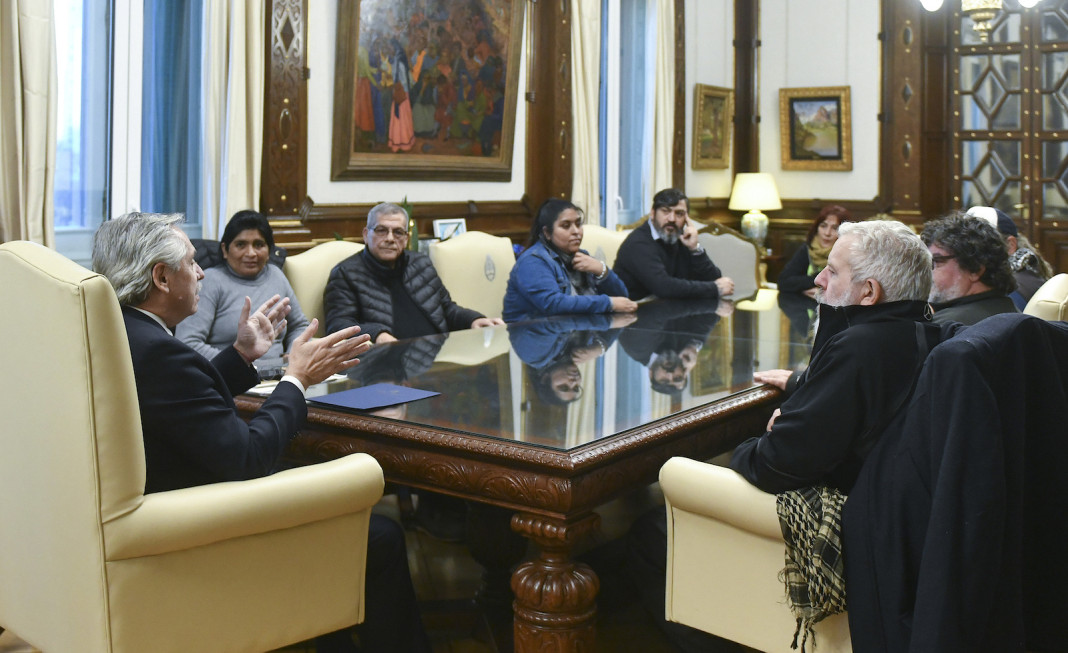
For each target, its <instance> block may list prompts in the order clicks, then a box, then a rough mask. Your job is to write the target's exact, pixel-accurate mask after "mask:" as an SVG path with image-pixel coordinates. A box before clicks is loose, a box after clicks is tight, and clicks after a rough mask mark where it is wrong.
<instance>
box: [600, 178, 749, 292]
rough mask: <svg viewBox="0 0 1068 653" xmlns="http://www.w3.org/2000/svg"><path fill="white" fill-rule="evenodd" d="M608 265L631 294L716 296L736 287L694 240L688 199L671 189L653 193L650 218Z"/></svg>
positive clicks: (694, 233)
mask: <svg viewBox="0 0 1068 653" xmlns="http://www.w3.org/2000/svg"><path fill="white" fill-rule="evenodd" d="M612 270H613V271H614V272H615V273H616V274H617V275H619V278H620V279H622V280H623V283H624V284H626V286H627V293H628V294H629V295H630V298H631V299H634V300H637V299H641V298H643V297H646V296H649V295H655V296H656V297H659V298H661V299H718V298H720V297H722V296H724V295H730V294H731V293H733V292H734V281H732V280H731V279H730V278H729V277H725V276H723V275H722V273H721V272H720V270H719V268H718V267H716V265H715V263H713V262H712V259H710V258H708V254H706V253H705V250H704V248H703V247H701V244H700V243H698V242H697V227H695V226H694V225H693V223H692V222H691V221H690V200H689V199H687V198H686V195H685V193H683V192H682V191H681V190H678V189H675V188H666V189H664V190H662V191H660V192H659V193H657V194H656V195H654V196H653V210H652V212H651V213H650V214H649V219H648V220H646V221H645V224H643V225H641V226H640V227H638V228H637V229H635V230H634V231H632V232H631V233H630V235H628V236H627V239H626V240H624V241H623V244H622V245H620V246H619V253H618V254H617V255H616V264H615V266H613V268H612Z"/></svg>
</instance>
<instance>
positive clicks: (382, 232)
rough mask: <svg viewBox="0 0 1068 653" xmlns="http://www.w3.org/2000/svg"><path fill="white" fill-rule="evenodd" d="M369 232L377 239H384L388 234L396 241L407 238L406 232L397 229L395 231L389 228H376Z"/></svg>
mask: <svg viewBox="0 0 1068 653" xmlns="http://www.w3.org/2000/svg"><path fill="white" fill-rule="evenodd" d="M371 231H372V232H373V233H374V235H376V236H378V237H379V238H385V237H386V236H388V235H389V234H390V233H392V234H393V237H394V238H396V239H397V240H403V239H405V238H407V237H408V231H407V230H405V229H401V228H399V227H398V228H397V229H390V228H389V227H382V226H378V227H375V228H374V229H372V230H371Z"/></svg>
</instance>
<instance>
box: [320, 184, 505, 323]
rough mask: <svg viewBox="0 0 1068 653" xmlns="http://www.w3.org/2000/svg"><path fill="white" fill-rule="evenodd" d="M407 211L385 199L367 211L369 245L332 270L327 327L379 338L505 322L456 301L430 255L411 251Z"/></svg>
mask: <svg viewBox="0 0 1068 653" xmlns="http://www.w3.org/2000/svg"><path fill="white" fill-rule="evenodd" d="M408 238H409V234H408V212H407V211H405V210H404V209H403V208H402V207H400V206H398V205H396V204H390V203H388V202H383V203H382V204H379V205H377V206H375V207H374V208H373V209H371V211H370V213H368V214H367V226H366V227H365V228H364V230H363V240H364V244H365V245H366V247H364V249H363V250H361V251H360V252H359V253H357V254H354V255H352V256H350V257H349V258H347V259H345V260H344V261H342V262H341V263H338V265H337V267H335V268H334V269H333V270H332V271H331V272H330V280H329V281H328V282H327V284H326V292H325V294H324V296H323V303H324V307H325V310H326V330H327V332H328V333H333V332H334V331H338V330H340V329H344V328H347V327H350V326H353V325H359V327H360V329H361V333H366V334H368V335H370V336H371V340H372V341H373V342H375V343H382V342H390V341H393V340H402V339H404V338H414V337H418V336H426V335H431V334H435V333H447V332H449V331H460V330H463V329H477V328H481V327H484V326H492V325H496V324H504V322H503V321H501V319H500V318H499V317H494V318H488V317H486V316H484V315H482V314H481V313H479V312H477V311H473V310H471V309H468V308H464V307H462V306H459V305H457V304H456V302H454V301H452V298H451V297H450V296H449V291H448V290H446V289H445V286H444V284H442V283H441V278H440V277H438V273H437V271H435V270H434V265H433V264H432V263H431V262H430V257H428V256H427V255H426V254H421V253H419V252H414V251H409V250H408V249H407V245H408Z"/></svg>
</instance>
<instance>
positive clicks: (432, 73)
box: [330, 0, 526, 181]
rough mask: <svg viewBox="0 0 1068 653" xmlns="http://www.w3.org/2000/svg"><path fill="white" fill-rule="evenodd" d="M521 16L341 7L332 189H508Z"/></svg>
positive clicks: (515, 6)
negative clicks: (384, 183) (447, 185)
mask: <svg viewBox="0 0 1068 653" xmlns="http://www.w3.org/2000/svg"><path fill="white" fill-rule="evenodd" d="M525 7H526V3H525V0H470V2H463V3H459V2H457V3H438V4H437V5H435V9H434V11H428V10H427V3H426V2H425V0H338V9H337V12H338V20H337V34H338V38H337V50H336V54H335V61H336V71H335V75H334V119H333V136H332V139H331V148H332V152H331V174H330V178H331V180H334V181H338V180H349V179H360V180H364V179H407V180H413V179H419V180H433V181H441V180H464V181H470V180H479V181H488V180H492V181H509V180H511V178H512V151H513V143H514V137H515V118H516V102H517V97H518V94H519V57H520V48H521V44H522V38H523V14H524V11H525Z"/></svg>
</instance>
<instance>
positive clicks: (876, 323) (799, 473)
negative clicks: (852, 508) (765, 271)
mask: <svg viewBox="0 0 1068 653" xmlns="http://www.w3.org/2000/svg"><path fill="white" fill-rule="evenodd" d="M816 285H817V286H818V287H819V289H820V291H819V292H818V293H817V295H816V296H817V300H818V301H819V302H820V307H819V311H820V314H819V320H820V321H819V327H818V329H817V331H816V338H815V342H814V344H813V347H812V358H811V360H810V362H809V365H808V368H807V369H806V370H805V371H804V372H803V373H801V374H800V375H799V376H797V377H795V379H796V386H795V387H794V389H793V392H792V393H791V394H790V395H789V396H788V397H787V399H786V400H785V401H784V402H783V404H782V407H781V408H780V409H779V410H776V411H775V413H774V414H773V415H772V419H771V421H770V422H769V424H768V430H767V431H766V432H765V433H764V434H763V435H760V436H758V437H754V438H750V439H749V440H746V441H745V442H743V443H741V444H740V445H738V447H737V448H736V449H735V450H734V455H733V456H732V458H731V468H732V469H734V470H735V471H736V472H738V473H739V474H741V475H742V476H744V477H745V478H746V480H748V481H749V482H750V483H752V484H753V485H755V486H756V487H758V488H760V489H761V490H764V491H765V492H769V493H779V492H785V491H787V490H794V489H798V488H802V487H807V486H811V485H828V486H831V487H835V488H837V489H839V490H841V491H843V492H845V493H847V494H848V493H849V490H850V488H851V487H852V486H853V483H854V482H855V481H856V478H857V474H858V473H859V472H860V467H861V465H862V464H863V462H864V459H865V456H866V455H867V453H868V452H869V451H870V450H871V448H872V446H874V444H875V443H876V442H877V441H878V439H879V436H880V435H881V433H882V430H883V429H884V428H885V427H886V426H887V424H888V423H889V420H890V418H891V417H892V416H893V414H894V412H895V410H896V409H897V408H898V406H899V403H900V401H902V400H903V398H904V397H905V396H907V393H908V391H909V389H910V388H911V386H912V383H913V380H914V379H915V378H916V376H917V375H918V374H919V370H920V366H921V365H922V363H923V360H924V358H925V357H926V355H927V352H928V350H929V349H930V348H933V346H934V345H936V344H937V343H938V342H941V340H942V339H944V337H945V333H943V331H942V330H941V329H939V328H938V327H937V326H935V325H932V324H931V323H930V321H929V319H928V316H929V311H928V307H927V302H926V299H927V295H928V293H929V292H930V288H931V255H930V253H929V252H928V251H927V248H926V247H925V246H924V244H923V241H921V240H920V238H919V236H917V235H916V234H915V233H914V232H913V231H912V229H910V228H909V227H907V226H906V225H904V224H902V223H900V222H896V221H889V220H887V221H881V220H880V221H873V222H854V223H847V224H845V225H842V227H841V237H840V238H839V239H838V241H837V242H836V243H835V244H834V247H833V248H832V249H831V254H830V256H829V257H828V261H827V267H826V268H824V270H823V271H822V272H820V274H819V275H817V276H816ZM778 372H781V373H782V374H781V378H778V380H776V379H774V378H771V379H769V378H768V377H767V376H766V375H765V374H757V375H755V377H756V379H757V380H758V381H764V382H770V383H772V384H774V385H778V386H779V387H781V388H784V387H785V386H786V380H787V378H789V377H790V372H789V371H787V370H779V371H778Z"/></svg>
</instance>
